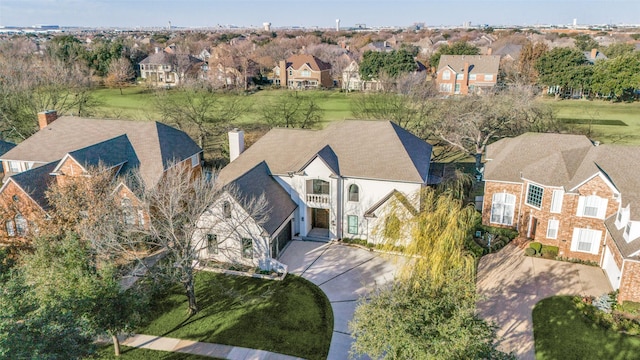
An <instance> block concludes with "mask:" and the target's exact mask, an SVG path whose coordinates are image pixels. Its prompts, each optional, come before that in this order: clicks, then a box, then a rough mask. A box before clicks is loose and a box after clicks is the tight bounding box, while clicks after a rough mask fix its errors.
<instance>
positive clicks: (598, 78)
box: [591, 53, 640, 100]
mask: <svg viewBox="0 0 640 360" xmlns="http://www.w3.org/2000/svg"><path fill="white" fill-rule="evenodd" d="M636 89H640V54H638V53H627V54H623V55H620V56H617V57H615V58H613V59H608V60H601V61H598V62H596V63H595V65H594V66H593V78H592V81H591V90H592V91H594V92H596V93H600V94H603V95H605V96H609V95H613V99H619V100H620V99H621V100H625V99H633V97H634V94H633V91H634V90H636Z"/></svg>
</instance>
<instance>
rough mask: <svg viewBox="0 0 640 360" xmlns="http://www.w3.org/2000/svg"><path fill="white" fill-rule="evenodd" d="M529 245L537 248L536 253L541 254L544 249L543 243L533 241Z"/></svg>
mask: <svg viewBox="0 0 640 360" xmlns="http://www.w3.org/2000/svg"><path fill="white" fill-rule="evenodd" d="M529 247H530V248H532V249H533V250H535V252H536V254H540V251H542V244H540V243H539V242H532V243H531V244H530V245H529Z"/></svg>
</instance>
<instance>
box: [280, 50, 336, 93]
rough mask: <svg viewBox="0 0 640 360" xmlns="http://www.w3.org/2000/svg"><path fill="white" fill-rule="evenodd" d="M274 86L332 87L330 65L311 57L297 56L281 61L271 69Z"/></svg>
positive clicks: (298, 87) (293, 87)
mask: <svg viewBox="0 0 640 360" xmlns="http://www.w3.org/2000/svg"><path fill="white" fill-rule="evenodd" d="M273 74H274V76H273V83H274V85H280V86H283V87H284V86H286V87H288V88H289V89H315V88H319V87H325V88H330V87H333V79H332V78H331V65H330V64H329V63H326V62H324V61H322V60H320V59H318V58H317V57H315V56H313V55H306V54H299V55H293V56H290V57H289V58H288V59H287V60H286V61H285V60H282V61H280V63H279V64H278V65H276V67H274V68H273Z"/></svg>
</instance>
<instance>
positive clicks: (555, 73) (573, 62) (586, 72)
mask: <svg viewBox="0 0 640 360" xmlns="http://www.w3.org/2000/svg"><path fill="white" fill-rule="evenodd" d="M535 68H536V70H537V71H538V73H539V77H538V83H539V84H541V85H545V86H560V87H563V88H585V87H588V85H589V83H590V81H591V75H592V67H591V65H589V63H588V62H587V59H586V58H585V57H584V54H583V53H582V51H580V50H577V49H569V48H561V47H559V48H554V49H552V50H551V51H549V52H547V53H545V54H543V55H542V56H540V58H539V59H538V61H537V62H536V65H535Z"/></svg>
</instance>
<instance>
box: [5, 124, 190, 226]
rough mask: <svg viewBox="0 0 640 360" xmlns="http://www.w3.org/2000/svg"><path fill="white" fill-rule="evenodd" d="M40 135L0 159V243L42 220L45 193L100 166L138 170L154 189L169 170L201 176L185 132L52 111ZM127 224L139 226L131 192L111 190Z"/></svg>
mask: <svg viewBox="0 0 640 360" xmlns="http://www.w3.org/2000/svg"><path fill="white" fill-rule="evenodd" d="M38 122H39V125H40V130H39V131H38V132H36V133H35V134H34V135H32V136H31V137H29V138H28V139H26V140H24V141H23V142H21V143H20V144H18V145H17V146H16V147H14V148H13V149H11V150H9V151H8V152H7V153H5V154H4V155H2V156H1V157H0V160H1V161H2V163H3V166H4V171H5V174H6V175H5V181H4V184H3V185H2V188H0V210H1V211H2V218H3V220H4V226H2V229H1V230H0V233H1V234H2V235H3V236H2V237H8V238H13V237H21V236H24V235H26V233H27V232H28V231H29V226H30V224H32V223H34V222H35V221H37V220H39V219H42V218H43V217H45V216H46V213H47V210H48V209H49V204H48V202H47V199H46V196H45V192H46V190H47V189H48V188H49V186H50V185H51V184H54V183H58V184H60V183H64V181H65V180H67V179H69V178H70V177H77V176H85V175H86V174H87V171H88V170H89V169H90V168H92V167H96V166H99V165H102V166H105V167H107V168H108V169H113V170H114V174H118V175H125V174H127V173H128V172H130V171H132V170H134V169H139V171H140V177H141V179H142V180H143V181H144V183H145V185H147V186H151V185H154V184H155V183H157V182H158V181H159V180H160V179H161V177H162V176H163V174H164V172H165V171H166V170H167V169H168V168H169V167H171V166H174V165H176V166H180V165H181V164H184V165H183V166H190V167H191V168H194V169H195V170H196V171H198V172H199V171H200V157H201V153H202V150H201V149H200V148H199V147H198V146H197V145H196V144H195V142H194V141H193V140H191V138H189V136H188V135H187V134H185V133H184V132H182V131H180V130H177V129H175V128H172V127H170V126H167V125H164V124H162V123H159V122H152V121H142V122H138V121H128V120H105V119H84V118H78V117H72V116H63V117H60V118H58V116H57V113H56V112H55V111H46V112H42V113H39V114H38ZM115 190H116V191H117V192H118V194H120V195H121V196H122V197H123V206H125V205H126V206H127V207H129V206H131V207H132V208H131V209H129V210H127V211H128V213H130V214H132V215H133V216H132V217H131V218H130V221H131V222H132V223H141V222H143V221H144V216H145V215H144V214H141V213H140V212H139V210H137V209H134V208H133V206H135V202H136V196H135V194H134V193H133V189H128V188H127V187H126V185H124V184H119V185H118V186H117V189H115Z"/></svg>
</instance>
